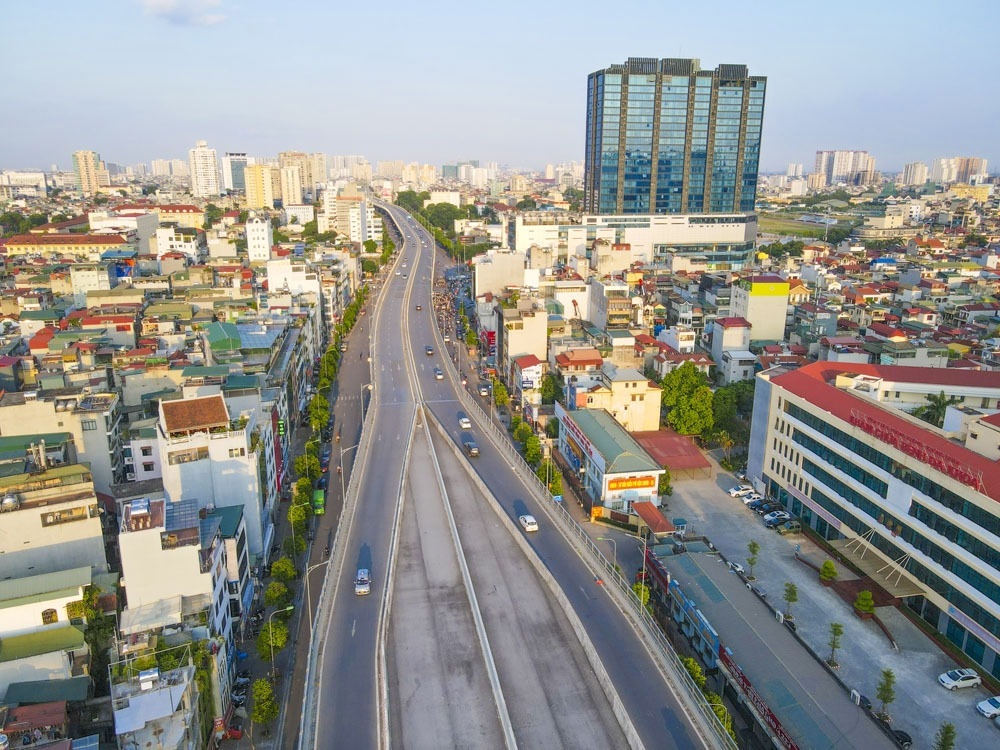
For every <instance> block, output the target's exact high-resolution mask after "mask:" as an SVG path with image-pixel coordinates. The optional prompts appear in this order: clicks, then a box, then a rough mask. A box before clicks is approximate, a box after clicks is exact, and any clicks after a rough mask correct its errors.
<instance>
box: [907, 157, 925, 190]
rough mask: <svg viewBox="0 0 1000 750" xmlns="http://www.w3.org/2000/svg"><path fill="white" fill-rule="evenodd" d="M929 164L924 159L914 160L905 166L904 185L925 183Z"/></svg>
mask: <svg viewBox="0 0 1000 750" xmlns="http://www.w3.org/2000/svg"><path fill="white" fill-rule="evenodd" d="M927 175H928V171H927V165H926V164H924V163H923V162H922V161H914V162H910V163H909V164H907V165H905V166H904V167H903V184H904V185H911V186H912V185H923V184H924V183H925V182H927Z"/></svg>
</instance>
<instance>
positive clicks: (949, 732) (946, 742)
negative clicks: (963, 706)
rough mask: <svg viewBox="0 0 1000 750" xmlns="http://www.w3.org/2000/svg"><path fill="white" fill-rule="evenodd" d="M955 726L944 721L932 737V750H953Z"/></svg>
mask: <svg viewBox="0 0 1000 750" xmlns="http://www.w3.org/2000/svg"><path fill="white" fill-rule="evenodd" d="M955 740H956V736H955V725H954V724H952V723H951V722H950V721H946V722H945V723H944V724H942V725H941V726H940V727H938V730H937V734H936V735H935V736H934V750H955Z"/></svg>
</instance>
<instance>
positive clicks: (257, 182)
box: [243, 164, 277, 209]
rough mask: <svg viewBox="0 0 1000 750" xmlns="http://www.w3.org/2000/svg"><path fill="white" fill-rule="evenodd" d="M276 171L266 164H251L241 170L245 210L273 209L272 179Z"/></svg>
mask: <svg viewBox="0 0 1000 750" xmlns="http://www.w3.org/2000/svg"><path fill="white" fill-rule="evenodd" d="M276 171H277V170H275V169H272V168H271V167H269V166H267V165H266V164H252V165H249V166H247V168H246V169H244V170H243V177H244V179H245V180H246V191H247V208H249V209H256V208H274V197H275V191H274V177H275V174H274V173H275V172H276Z"/></svg>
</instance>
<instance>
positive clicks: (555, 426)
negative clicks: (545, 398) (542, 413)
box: [545, 419, 559, 440]
mask: <svg viewBox="0 0 1000 750" xmlns="http://www.w3.org/2000/svg"><path fill="white" fill-rule="evenodd" d="M545 435H546V436H547V437H550V438H552V439H553V440H555V439H556V438H557V437H559V420H558V419H550V420H549V421H548V422H546V423H545Z"/></svg>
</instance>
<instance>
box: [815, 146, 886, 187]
mask: <svg viewBox="0 0 1000 750" xmlns="http://www.w3.org/2000/svg"><path fill="white" fill-rule="evenodd" d="M816 172H818V173H820V174H823V175H825V176H826V184H827V185H836V184H837V183H838V182H845V183H847V184H848V185H870V184H871V183H872V182H873V181H874V180H875V157H874V156H869V154H868V152H867V151H817V152H816Z"/></svg>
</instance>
